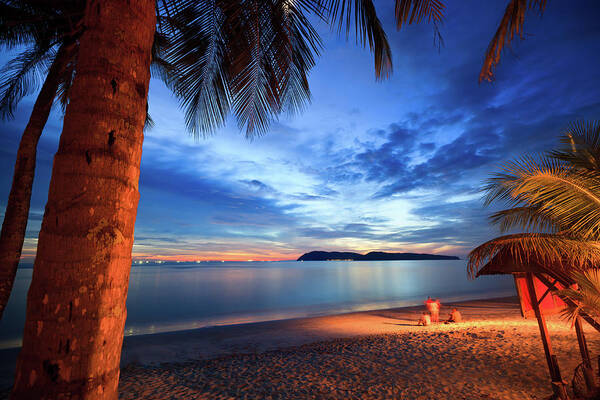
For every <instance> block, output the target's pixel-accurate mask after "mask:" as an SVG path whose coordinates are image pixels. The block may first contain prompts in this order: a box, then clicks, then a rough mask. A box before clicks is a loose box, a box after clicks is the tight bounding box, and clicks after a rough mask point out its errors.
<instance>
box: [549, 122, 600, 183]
mask: <svg viewBox="0 0 600 400" xmlns="http://www.w3.org/2000/svg"><path fill="white" fill-rule="evenodd" d="M560 141H561V143H562V144H563V147H562V148H560V149H558V150H555V151H551V152H550V153H549V156H550V157H552V158H555V159H557V160H561V161H564V162H566V163H568V164H569V165H572V166H573V167H574V168H580V169H584V170H588V171H597V172H600V121H589V122H587V123H586V122H585V121H578V122H574V123H571V124H570V125H569V126H568V127H567V129H565V131H563V132H562V134H561V137H560Z"/></svg>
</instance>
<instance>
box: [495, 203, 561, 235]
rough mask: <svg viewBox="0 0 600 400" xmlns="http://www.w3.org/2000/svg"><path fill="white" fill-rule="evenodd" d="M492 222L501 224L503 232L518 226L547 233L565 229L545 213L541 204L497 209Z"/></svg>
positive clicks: (527, 230)
mask: <svg viewBox="0 0 600 400" xmlns="http://www.w3.org/2000/svg"><path fill="white" fill-rule="evenodd" d="M490 222H491V223H492V224H495V225H500V231H501V232H507V231H509V230H510V229H513V228H517V227H519V228H521V229H523V230H524V231H526V232H531V231H543V232H546V233H558V232H560V231H561V230H562V229H564V227H562V228H561V227H560V226H559V225H558V224H557V223H556V222H555V221H553V220H552V219H550V218H549V217H548V216H547V215H545V214H544V213H543V212H542V210H541V206H540V205H536V206H522V207H512V208H509V209H506V210H501V211H497V212H495V213H493V214H492V215H491V216H490Z"/></svg>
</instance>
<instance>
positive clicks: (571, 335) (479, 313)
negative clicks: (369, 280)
mask: <svg viewBox="0 0 600 400" xmlns="http://www.w3.org/2000/svg"><path fill="white" fill-rule="evenodd" d="M452 307H456V308H458V309H459V310H460V311H461V313H462V314H463V317H464V319H465V322H462V323H459V324H448V325H445V324H435V325H432V326H428V327H423V326H416V323H417V320H418V318H419V316H420V313H421V312H422V311H423V310H424V306H422V305H420V306H411V307H402V308H389V309H383V310H370V311H359V312H350V313H346V314H337V315H327V316H319V317H308V318H296V319H284V320H278V321H269V322H255V323H248V324H238V325H228V326H216V327H207V328H199V329H193V330H187V331H179V332H170V333H160V334H150V335H139V336H129V337H125V339H124V343H123V351H122V357H121V383H120V389H119V390H120V394H121V395H120V398H127V399H129V398H132V399H133V398H151V399H161V398H166V397H170V396H175V398H211V399H212V398H232V397H233V398H238V397H241V398H264V397H268V396H267V394H268V393H271V394H270V395H271V396H272V397H273V398H286V396H287V398H289V397H291V398H348V397H357V398H374V399H383V398H390V396H392V397H393V396H399V398H406V399H413V398H416V399H418V398H436V399H437V398H440V399H445V398H447V399H454V398H457V399H460V398H472V399H475V398H477V399H479V398H485V399H492V398H493V399H513V398H518V399H540V398H543V396H544V395H548V394H550V384H549V377H548V371H547V367H546V365H545V361H544V352H543V349H542V344H541V340H540V337H539V329H538V327H537V322H536V321H535V319H527V320H525V319H523V318H522V317H521V315H520V309H519V304H518V301H517V298H516V297H515V296H513V297H501V298H495V299H484V300H469V301H462V302H448V303H447V304H443V306H442V310H441V313H440V319H441V320H444V319H446V318H447V314H448V313H449V312H450V310H451V308H452ZM547 321H548V329H549V331H550V335H551V337H552V340H553V346H554V348H555V350H556V352H557V355H558V358H559V363H560V366H561V368H562V372H563V376H564V378H565V380H567V381H570V379H571V376H572V371H573V370H574V368H575V366H576V365H577V364H578V363H579V362H581V360H580V357H579V350H578V348H577V340H576V338H575V332H574V330H573V329H571V327H570V325H569V324H568V323H566V322H565V321H563V320H561V319H560V318H559V317H558V316H548V317H547ZM585 330H586V333H587V334H588V343H589V345H590V350H591V351H592V354H599V353H600V340H598V339H600V338H598V337H597V336H598V335H597V333H596V332H595V331H592V330H591V329H590V328H589V327H586V329H585ZM17 354H18V349H10V350H8V351H7V350H2V351H0V360H3V361H2V362H1V365H0V368H1V370H0V376H2V380H1V381H0V398H3V396H2V395H4V394H5V393H7V392H6V390H7V389H6V388H8V387H9V386H10V385H11V384H12V375H13V371H14V360H15V359H16V356H17ZM384 364H385V366H386V367H385V368H383V369H381V368H382V365H384ZM407 371H410V374H409V372H407ZM467 371H468V373H467ZM321 372H322V373H321ZM325 373H327V374H326V375H327V378H326V379H325V378H323V377H321V375H323V374H325ZM382 374H383V375H382ZM390 374H392V375H393V376H395V378H394V379H392V380H390V379H391V378H389V376H391V375H390ZM407 374H408V375H407ZM431 374H434V375H435V376H436V377H437V378H436V379H434V380H433V381H432V380H431ZM272 376H282V377H281V379H278V380H274V381H273V380H272V379H271V378H270V377H272ZM323 376H325V375H323ZM357 377H360V379H358V380H357ZM323 379H325V380H323ZM507 379H512V380H514V382H517V383H516V384H511V382H513V381H510V380H509V381H507ZM191 381H194V382H196V383H194V384H190V382H191ZM392 381H393V382H392ZM455 384H456V385H458V386H456V387H454V385H455ZM390 385H391V386H390ZM515 385H516V386H515ZM342 387H346V388H352V389H347V390H352V391H353V392H343V391H342V392H340V391H339V390H338V389H339V388H342ZM332 388H333V389H332ZM444 388H445V389H444ZM332 390H333V391H332ZM344 390H346V389H344ZM324 391H325V392H327V391H332V392H331V393H330V392H327V393H329V394H327V395H325V394H324V393H325V392H324ZM351 393H360V395H351ZM282 394H284V395H282ZM467 394H468V395H467Z"/></svg>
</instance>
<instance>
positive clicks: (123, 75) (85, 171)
mask: <svg viewBox="0 0 600 400" xmlns="http://www.w3.org/2000/svg"><path fill="white" fill-rule="evenodd" d="M40 1H41V0H40ZM49 2H50V3H51V4H60V2H54V1H52V0H50V1H49ZM403 3H406V4H409V5H410V7H412V8H410V7H409V9H410V10H411V11H410V13H408V14H402V13H400V15H411V17H410V18H409V20H408V21H409V22H411V21H413V20H417V21H418V20H420V19H422V18H430V19H431V18H433V20H434V22H437V21H438V17H437V16H436V15H435V12H434V10H435V9H436V8H435V7H433V6H431V5H433V4H434V3H435V4H438V3H439V4H441V3H440V2H439V1H435V0H431V1H430V2H425V1H417V0H413V1H399V2H398V3H397V4H403ZM511 3H516V2H515V0H513V1H512V2H511ZM534 3H535V2H534ZM428 4H429V5H428ZM519 4H520V3H519ZM438 8H439V7H438ZM397 9H398V8H397ZM400 9H402V7H400ZM186 10H194V11H198V12H199V15H207V13H210V14H211V15H213V16H216V17H217V18H218V20H219V21H220V23H221V24H220V25H219V26H221V27H225V28H226V29H225V30H223V31H221V30H217V31H216V32H217V33H213V34H212V35H209V36H208V37H206V36H202V35H198V36H197V37H196V36H195V38H196V39H198V40H205V41H206V40H208V43H209V45H210V46H212V47H209V48H210V50H209V51H208V52H204V53H202V54H201V55H199V54H197V52H195V51H194V48H187V50H185V49H182V50H181V52H178V51H173V52H172V53H171V55H172V56H173V57H180V59H181V60H182V61H185V60H191V62H190V64H189V65H190V66H191V65H205V64H206V65H215V64H210V63H208V64H207V63H206V61H203V57H207V55H214V57H216V58H217V60H218V62H216V65H218V67H215V68H212V67H211V68H209V69H208V70H207V71H208V72H207V74H208V76H210V78H211V79H210V84H208V85H201V84H197V82H198V81H197V80H195V79H193V78H190V75H189V72H190V71H189V69H187V68H184V69H181V70H178V71H177V73H176V76H175V77H174V78H172V79H171V80H169V85H170V86H171V87H172V88H173V89H174V90H175V91H176V93H178V94H180V97H181V98H182V101H183V102H184V104H186V105H187V104H189V105H194V106H197V107H200V108H202V107H204V110H206V113H207V114H206V115H207V117H206V118H203V119H202V121H201V124H200V125H202V124H203V123H206V124H207V125H208V126H213V127H214V126H219V125H221V124H223V123H224V119H225V116H226V115H227V114H228V113H229V112H233V113H234V114H235V115H236V116H237V119H238V124H239V125H240V126H241V127H242V128H243V129H245V130H246V132H247V134H250V135H251V134H253V133H255V132H263V131H264V130H265V129H266V128H267V126H268V121H269V119H270V118H269V117H270V116H271V115H273V114H274V115H277V114H278V113H279V112H281V111H283V110H284V109H286V107H289V108H291V109H297V106H298V105H299V104H301V103H302V101H300V100H301V99H302V98H303V95H298V93H302V91H304V93H307V91H306V89H307V88H308V85H307V82H306V76H305V75H304V76H303V75H302V73H301V70H302V68H301V66H302V64H303V63H304V62H307V61H310V60H309V59H305V60H304V61H301V60H300V55H299V52H302V47H301V46H300V44H299V43H298V42H297V41H295V40H285V38H286V37H288V36H289V35H288V36H286V35H282V33H285V31H287V32H296V33H298V34H300V35H303V36H305V37H306V35H308V34H309V32H308V31H307V30H306V26H307V25H306V23H305V21H306V18H305V17H304V15H305V14H307V13H311V12H312V13H315V14H317V15H325V18H328V19H329V20H330V21H332V20H336V21H338V24H339V26H340V27H346V33H347V34H348V33H349V28H348V27H349V26H350V25H352V24H353V25H355V27H356V33H357V35H358V37H359V40H360V42H361V43H362V44H363V45H366V44H368V45H369V47H370V49H371V51H372V52H373V54H374V56H375V71H376V76H378V77H385V76H386V75H387V74H388V73H389V72H390V71H391V67H392V65H391V56H390V51H389V46H388V45H387V40H386V39H385V34H384V32H383V29H382V28H381V24H380V23H379V20H378V19H377V15H376V13H375V8H374V6H373V4H372V1H370V0H355V1H354V2H352V1H340V0H295V1H292V0H269V1H264V0H228V1H225V0H212V1H208V0H207V1H203V2H196V1H191V0H188V1H185V0H179V1H176V0H161V1H160V2H159V3H158V4H157V3H155V2H154V1H151V0H138V1H135V2H132V1H127V0H102V1H100V0H89V1H87V2H86V7H85V12H84V16H83V20H82V21H83V25H84V27H85V30H84V32H83V33H82V35H81V37H80V39H79V41H78V43H79V47H78V59H77V74H76V76H75V78H74V80H73V84H72V87H70V90H69V104H68V105H67V107H66V112H65V118H64V126H63V132H62V134H61V139H60V144H59V149H58V152H57V154H56V156H55V158H54V165H53V171H52V178H51V183H50V190H49V195H48V203H47V206H46V211H45V214H44V219H43V223H42V229H41V231H40V234H39V241H38V253H37V257H36V261H35V267H34V274H33V278H32V283H31V287H30V290H29V293H28V306H27V320H26V326H25V332H24V340H23V348H22V351H21V353H20V355H19V360H18V364H17V374H16V381H15V386H14V390H13V394H12V397H13V398H36V397H40V396H42V395H43V396H44V397H46V398H57V397H64V396H72V397H92V396H94V397H103V398H104V397H106V398H115V397H116V390H117V382H118V375H119V369H118V364H119V358H120V349H121V343H122V332H123V326H124V322H125V316H126V311H125V298H126V292H127V283H128V274H129V269H130V266H131V248H132V245H133V227H134V223H135V216H136V211H137V202H138V197H139V195H138V178H139V164H140V159H141V146H142V141H143V125H144V120H145V115H146V112H145V111H146V98H147V92H148V83H149V79H150V63H151V54H152V48H153V38H154V33H155V29H156V25H157V21H158V29H159V30H160V29H162V28H161V18H162V17H166V18H169V17H170V16H171V15H178V16H181V15H185V12H186ZM412 10H415V11H412ZM511 15H512V16H513V17H512V19H511V18H508V19H507V22H506V26H508V27H510V26H511V25H510V24H511V21H516V22H517V26H518V21H519V20H518V18H516V19H515V17H514V15H516V16H518V15H519V14H518V13H516V14H515V12H514V10H513V13H512V14H511ZM440 20H441V19H440ZM195 21H197V20H195V19H192V20H188V22H190V23H193V22H195ZM276 21H279V22H281V23H282V24H281V25H280V24H275V23H274V22H276ZM404 22H406V19H405V20H404ZM277 26H283V27H284V28H283V30H282V29H276V28H274V27H277ZM173 31H177V29H173ZM508 32H514V30H509V31H508ZM233 33H235V34H234V35H233ZM227 34H229V35H230V36H229V37H230V38H231V39H232V40H233V41H232V43H234V48H235V49H239V50H240V53H238V56H236V57H229V54H230V53H229V49H228V48H227V47H224V46H223V44H222V43H223V40H222V39H223V38H224V37H227ZM508 35H509V36H508V37H511V36H510V34H508ZM180 37H181V38H184V37H185V34H183V33H182V34H181V35H180ZM502 38H504V36H502ZM280 39H284V40H280ZM498 43H500V44H499V48H500V49H501V47H502V46H503V43H504V39H502V40H501V39H498ZM223 50H226V51H225V52H223ZM305 50H306V49H305ZM496 62H497V60H496ZM493 65H495V64H493ZM289 82H294V83H293V84H292V83H289ZM188 84H191V87H193V88H194V90H195V92H196V93H195V94H194V95H191V96H185V95H182V94H181V93H182V91H183V90H184V89H185V88H186V87H189V86H186V85H188ZM207 91H208V92H209V93H210V95H207V94H206V93H207ZM192 109H195V108H192ZM197 118H198V117H196V114H195V113H194V112H192V113H188V115H187V120H188V122H191V123H193V122H194V121H197ZM42 338H43V340H42Z"/></svg>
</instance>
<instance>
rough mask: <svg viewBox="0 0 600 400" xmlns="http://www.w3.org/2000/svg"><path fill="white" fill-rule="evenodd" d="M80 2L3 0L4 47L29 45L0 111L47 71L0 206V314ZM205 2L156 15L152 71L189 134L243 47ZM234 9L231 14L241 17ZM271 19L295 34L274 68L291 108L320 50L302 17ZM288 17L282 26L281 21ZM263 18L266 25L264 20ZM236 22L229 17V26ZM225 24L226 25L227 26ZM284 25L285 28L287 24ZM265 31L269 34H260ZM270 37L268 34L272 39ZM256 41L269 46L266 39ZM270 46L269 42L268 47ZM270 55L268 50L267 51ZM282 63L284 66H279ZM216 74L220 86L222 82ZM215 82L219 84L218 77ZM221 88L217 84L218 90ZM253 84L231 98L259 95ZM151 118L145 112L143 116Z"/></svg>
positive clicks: (12, 65) (3, 89)
mask: <svg viewBox="0 0 600 400" xmlns="http://www.w3.org/2000/svg"><path fill="white" fill-rule="evenodd" d="M84 8H85V3H84V2H82V1H73V2H64V3H60V4H58V5H56V4H53V3H52V2H38V1H20V2H0V10H2V11H3V14H2V15H3V16H2V17H0V42H1V43H4V44H6V45H7V46H9V47H10V46H15V45H21V46H22V45H26V46H27V45H28V46H27V47H26V48H25V50H23V51H22V52H21V53H20V54H19V55H18V56H17V57H16V58H14V59H13V60H11V61H10V62H9V63H8V64H7V65H6V67H5V68H4V69H3V70H2V76H3V78H2V79H1V80H0V113H1V116H2V117H12V115H13V112H14V109H15V107H16V105H17V104H18V103H19V101H20V100H21V99H22V98H23V96H25V95H26V94H27V93H29V92H31V91H32V90H34V89H35V87H36V83H37V82H36V77H39V76H40V75H42V74H43V71H40V69H43V68H46V67H47V64H50V66H49V67H47V75H46V78H45V80H44V83H43V86H42V89H41V90H40V93H39V94H38V97H37V100H36V102H35V105H34V108H33V110H32V113H31V117H30V120H29V123H28V125H27V127H26V129H25V131H24V133H23V135H22V137H21V141H20V146H19V151H18V153H17V161H16V164H15V171H14V176H13V182H12V186H11V191H10V195H9V199H8V204H7V206H6V210H5V218H4V221H3V224H2V232H1V234H0V318H1V317H2V314H3V311H4V308H5V306H6V304H7V302H8V299H9V296H10V293H11V290H12V286H13V283H14V278H15V274H16V270H17V266H18V263H19V260H20V255H21V250H22V247H23V242H24V238H25V232H26V227H27V219H28V214H29V205H30V198H31V190H32V187H33V180H34V175H35V161H36V150H37V143H38V141H39V138H40V136H41V134H42V131H43V128H44V126H45V124H46V122H47V119H48V115H49V112H50V109H51V107H52V104H53V102H54V101H55V99H56V98H58V99H59V100H60V102H61V103H62V105H63V107H64V106H66V104H67V102H68V100H69V89H70V87H71V84H72V80H73V76H74V74H75V72H76V70H77V54H78V37H79V36H80V35H81V33H82V32H83V24H82V17H83V11H84ZM206 11H207V9H205V8H204V9H202V8H200V9H193V8H186V9H183V10H182V11H180V12H178V13H177V14H176V15H167V16H161V17H160V19H159V21H160V23H159V27H160V29H158V30H157V32H156V33H155V35H154V43H153V47H152V71H153V72H154V73H155V74H156V75H157V76H158V77H160V78H162V79H163V80H164V81H165V82H166V83H167V84H168V85H169V86H171V87H172V89H173V90H174V91H175V93H176V94H177V96H178V97H179V98H180V100H181V101H182V103H183V106H184V107H185V108H186V110H187V111H186V117H187V123H188V127H189V128H190V130H191V131H192V132H193V133H194V134H198V133H199V132H202V133H207V132H211V131H213V130H214V129H215V128H216V127H217V126H219V125H221V124H222V123H223V122H224V120H225V116H226V115H227V112H228V109H227V108H226V107H225V106H224V105H223V104H225V101H226V100H227V98H226V95H227V92H228V87H229V86H232V84H233V82H230V80H231V79H232V77H233V76H234V75H231V74H227V72H228V71H226V70H225V68H224V64H225V63H227V62H228V60H231V59H234V58H236V57H238V55H239V53H240V52H246V49H241V48H239V47H236V46H237V45H238V44H237V43H235V41H234V40H232V39H233V38H234V35H232V34H231V32H227V30H226V28H227V27H223V26H221V23H222V22H223V21H222V14H223V10H217V12H211V13H206ZM240 16H241V14H240V13H238V14H236V17H235V18H238V19H239V18H240ZM273 17H275V18H273V19H272V21H270V23H271V24H281V25H282V26H277V27H276V29H274V31H277V32H278V34H279V37H278V38H277V40H287V41H292V40H293V45H292V46H291V51H292V53H293V57H287V59H284V60H281V57H280V59H279V60H275V57H273V60H275V61H276V62H278V66H279V67H285V68H287V69H288V71H291V72H289V73H288V72H287V71H285V72H284V74H285V73H287V76H286V77H285V78H284V77H277V78H276V79H273V80H272V81H273V82H280V84H281V92H282V93H283V96H284V97H285V98H284V99H283V100H280V101H279V102H278V103H277V102H276V105H279V106H280V107H283V106H284V105H285V106H286V107H287V109H289V110H292V111H293V110H296V109H298V108H301V107H302V105H303V104H304V103H305V102H306V101H307V100H308V99H309V98H310V91H309V88H308V81H307V78H306V77H307V73H308V71H309V70H310V69H311V68H312V66H313V65H314V56H315V55H318V51H319V47H320V40H319V38H318V36H317V35H316V33H315V32H314V30H313V29H312V26H310V24H308V23H307V21H306V19H302V20H300V21H298V20H297V19H291V18H290V19H288V21H287V22H285V21H283V20H282V19H277V16H276V14H275V13H274V14H273ZM284 23H285V24H287V25H285V26H283V25H284ZM268 25H269V22H268V21H267V23H266V25H265V26H268ZM231 26H233V24H229V27H231ZM224 28H225V29H224ZM284 28H285V29H284ZM263 37H269V36H267V35H264V36H263ZM271 40H273V38H271ZM261 47H262V48H264V49H265V50H268V48H269V45H268V43H267V42H266V41H263V43H262V44H261ZM271 47H272V46H271ZM264 53H265V54H267V55H269V56H273V52H272V51H271V52H269V51H264ZM273 60H268V61H267V62H264V63H262V64H260V65H259V69H261V74H263V75H267V74H268V72H269V71H272V70H273V69H272V68H271V64H272V63H273V62H275V61H273ZM282 69H283V68H282ZM219 81H221V82H223V83H224V85H221V86H219ZM215 83H216V84H215ZM215 87H220V88H221V90H220V91H219V90H215V89H214V88H215ZM258 90H262V88H260V87H259V86H254V87H252V88H251V89H250V90H247V91H246V92H245V93H244V94H243V95H241V96H240V95H238V96H236V99H238V100H239V99H242V98H244V96H245V97H251V96H255V97H256V93H255V92H256V91H258ZM280 111H281V110H279V109H272V110H267V111H265V110H258V109H257V108H254V109H251V110H248V111H245V117H246V118H248V119H250V120H252V121H255V120H257V116H256V113H259V112H260V113H263V114H269V113H271V114H273V115H276V114H277V113H279V112H280ZM150 121H151V120H150V119H149V117H147V120H146V122H147V123H148V122H150ZM267 124H268V119H264V118H263V121H262V126H260V127H258V126H255V125H256V124H253V125H252V126H249V129H248V132H249V133H252V132H253V131H257V130H259V129H265V126H266V125H267Z"/></svg>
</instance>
